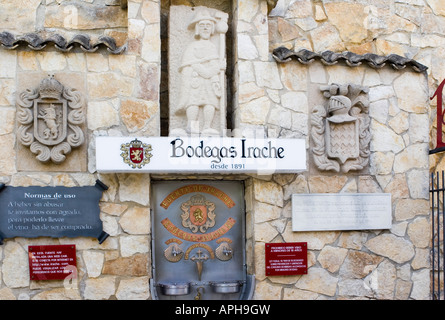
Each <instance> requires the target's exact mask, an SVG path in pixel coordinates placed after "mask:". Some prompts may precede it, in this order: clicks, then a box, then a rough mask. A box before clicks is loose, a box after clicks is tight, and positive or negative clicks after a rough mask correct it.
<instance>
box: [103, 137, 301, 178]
mask: <svg viewBox="0 0 445 320" xmlns="http://www.w3.org/2000/svg"><path fill="white" fill-rule="evenodd" d="M96 170H97V171H98V172H148V173H257V174H272V173H294V172H301V171H303V170H306V145H305V140H304V139H254V138H252V139H249V138H228V137H201V138H200V137H137V138H135V137H97V138H96Z"/></svg>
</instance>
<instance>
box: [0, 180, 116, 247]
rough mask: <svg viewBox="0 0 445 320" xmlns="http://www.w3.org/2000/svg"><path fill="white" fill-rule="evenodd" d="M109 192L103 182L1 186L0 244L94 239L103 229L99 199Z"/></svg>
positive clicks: (100, 240)
mask: <svg viewBox="0 0 445 320" xmlns="http://www.w3.org/2000/svg"><path fill="white" fill-rule="evenodd" d="M106 189H108V187H107V186H105V185H104V184H103V183H102V182H100V181H99V180H97V181H96V185H95V186H85V187H36V186H32V187H10V186H5V185H0V244H1V243H3V239H6V238H14V237H24V238H36V237H53V238H60V237H94V238H97V239H98V240H99V243H102V242H103V241H105V239H106V238H107V237H108V234H107V233H106V232H104V231H103V229H102V227H103V226H102V221H101V220H100V216H99V215H100V209H99V200H100V199H101V198H102V193H103V191H104V190H106Z"/></svg>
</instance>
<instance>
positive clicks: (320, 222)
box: [292, 193, 392, 231]
mask: <svg viewBox="0 0 445 320" xmlns="http://www.w3.org/2000/svg"><path fill="white" fill-rule="evenodd" d="M391 223H392V210H391V194H390V193H378V194H375V193H353V194H346V193H340V194H339V193H336V194H332V193H317V194H293V195H292V230H293V231H326V230H372V229H390V228H391Z"/></svg>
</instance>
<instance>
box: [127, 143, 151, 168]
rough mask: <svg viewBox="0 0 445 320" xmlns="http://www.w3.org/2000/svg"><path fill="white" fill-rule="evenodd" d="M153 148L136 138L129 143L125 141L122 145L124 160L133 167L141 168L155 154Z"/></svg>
mask: <svg viewBox="0 0 445 320" xmlns="http://www.w3.org/2000/svg"><path fill="white" fill-rule="evenodd" d="M152 150H153V149H152V147H151V145H150V144H147V143H143V142H142V141H140V140H138V139H134V140H132V141H131V142H129V143H123V144H122V145H121V151H122V153H121V157H122V159H123V160H124V162H125V163H126V164H128V165H129V166H130V167H132V168H133V169H135V168H138V169H140V168H142V167H143V166H144V165H146V164H147V163H149V162H150V158H151V157H152V156H153V155H152V154H151V153H150V151H152Z"/></svg>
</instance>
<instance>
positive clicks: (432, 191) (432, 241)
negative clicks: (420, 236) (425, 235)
mask: <svg viewBox="0 0 445 320" xmlns="http://www.w3.org/2000/svg"><path fill="white" fill-rule="evenodd" d="M430 192H431V243H432V246H431V251H432V257H433V259H432V260H433V261H432V266H431V267H432V270H433V279H432V282H433V283H432V285H431V298H432V299H433V300H435V299H434V295H435V287H434V285H435V284H434V282H435V281H434V278H435V275H434V256H435V253H434V172H432V173H431V189H430Z"/></svg>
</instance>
